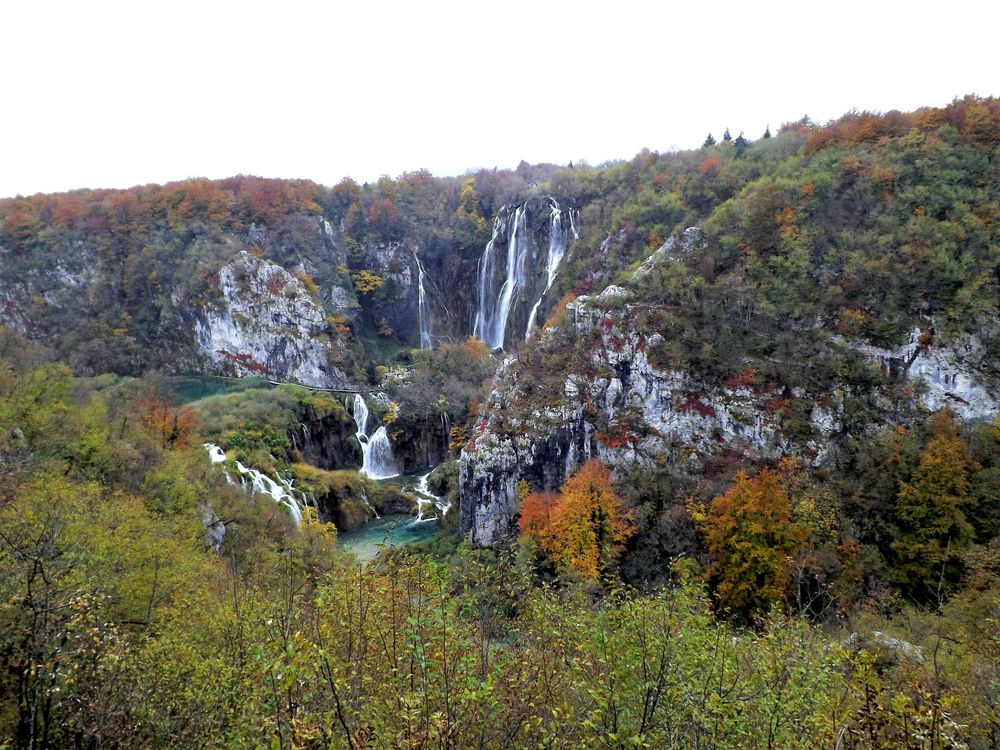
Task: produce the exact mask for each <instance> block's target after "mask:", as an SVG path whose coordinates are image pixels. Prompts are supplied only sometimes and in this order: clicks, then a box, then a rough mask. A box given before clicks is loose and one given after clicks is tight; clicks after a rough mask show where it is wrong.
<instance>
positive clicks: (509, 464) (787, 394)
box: [459, 230, 1000, 546]
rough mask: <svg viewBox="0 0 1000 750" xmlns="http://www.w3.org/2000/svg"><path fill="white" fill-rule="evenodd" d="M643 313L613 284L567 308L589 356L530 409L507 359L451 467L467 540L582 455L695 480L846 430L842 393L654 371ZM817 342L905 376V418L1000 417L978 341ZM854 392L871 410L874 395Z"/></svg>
mask: <svg viewBox="0 0 1000 750" xmlns="http://www.w3.org/2000/svg"><path fill="white" fill-rule="evenodd" d="M701 242H702V240H701V234H700V232H698V231H697V230H688V231H687V232H685V233H684V235H683V236H682V237H680V238H677V239H672V240H671V241H669V242H668V243H666V244H665V245H664V246H663V247H661V248H660V249H659V250H657V251H656V252H655V253H653V254H652V255H651V256H650V258H648V259H647V260H646V262H644V263H643V264H642V265H641V266H640V267H639V268H638V269H637V270H636V272H635V273H634V274H633V277H632V280H641V279H642V277H643V276H644V275H646V274H648V273H650V272H652V271H653V270H654V269H655V268H656V267H657V266H660V265H663V264H666V263H670V262H671V261H672V259H673V258H675V257H677V256H678V255H681V254H686V253H691V252H697V251H698V249H699V247H700V244H701ZM644 307H646V306H645V305H643V304H641V300H639V299H636V298H635V293H634V292H633V291H631V290H629V289H627V288H624V287H621V286H609V287H607V288H606V289H605V290H604V291H603V292H601V293H600V294H598V295H594V296H591V297H580V298H578V299H577V300H575V301H574V302H573V303H571V304H570V305H569V306H568V307H567V315H566V320H565V322H564V323H563V324H562V327H563V328H564V329H568V333H569V334H571V337H572V340H574V341H582V342H586V345H585V350H586V354H585V359H584V361H583V362H582V363H578V366H577V368H576V369H578V370H579V371H577V372H568V373H566V374H565V378H564V381H563V383H562V392H561V393H551V394H547V395H546V398H545V400H544V403H545V405H544V406H541V407H537V406H536V407H535V408H534V409H533V410H532V411H525V408H524V406H523V404H524V402H525V401H526V399H525V396H526V393H527V392H528V391H529V390H530V384H527V383H522V382H519V374H518V373H519V369H518V368H517V367H516V366H515V360H514V358H509V359H508V360H507V361H505V363H504V364H503V365H502V366H501V367H500V369H499V370H498V374H497V379H496V381H495V383H494V389H493V391H492V393H491V395H490V399H489V403H488V410H487V414H488V416H487V417H486V418H484V419H483V420H482V421H481V422H480V424H479V425H478V426H477V429H476V433H475V437H474V438H473V439H472V441H471V442H470V444H469V445H467V446H466V448H465V450H463V452H462V455H461V459H460V468H459V481H460V486H461V510H460V518H459V524H460V530H461V532H462V533H464V534H465V535H466V536H467V537H468V538H469V539H470V540H471V541H472V543H473V544H475V545H479V546H487V545H490V544H493V543H494V542H496V541H497V540H498V539H499V538H501V537H502V536H503V535H505V534H507V533H509V532H510V531H511V530H512V524H513V521H514V519H515V517H516V514H517V512H518V508H517V484H518V482H520V481H521V480H524V481H527V482H528V483H529V484H530V485H531V487H532V489H534V490H546V491H555V490H557V489H558V488H559V486H560V485H561V484H562V482H563V481H564V480H565V479H566V478H567V477H568V476H569V475H570V474H571V473H572V472H573V470H574V469H575V468H576V467H577V466H578V465H579V464H581V463H583V462H584V461H586V460H588V459H589V458H591V457H597V458H599V459H600V460H601V461H603V462H604V463H605V464H607V465H608V466H609V467H611V469H612V471H613V473H616V474H617V475H618V477H622V476H623V475H624V472H625V471H626V470H627V469H628V468H629V467H631V466H641V467H645V468H653V467H657V466H670V467H671V469H672V470H673V471H677V472H681V473H684V472H697V471H699V470H700V469H701V468H702V467H703V466H704V465H705V464H706V463H707V462H708V461H710V460H712V459H713V458H719V457H724V456H727V455H730V456H738V457H741V458H742V457H745V458H760V459H775V458H779V457H781V456H785V455H795V456H798V457H800V458H802V459H803V460H806V461H808V462H810V463H812V464H813V465H819V464H821V463H822V461H823V460H824V458H825V457H826V455H827V453H828V451H829V449H830V447H831V445H832V444H833V443H834V442H835V441H836V439H837V437H838V436H840V435H841V434H843V433H844V432H845V430H846V429H847V427H845V408H844V406H845V398H846V397H848V396H851V395H852V393H851V388H850V386H848V385H846V384H844V385H836V386H835V387H833V388H831V389H829V390H828V391H823V392H809V391H808V390H807V389H805V388H800V387H795V388H788V387H783V388H779V387H776V386H768V385H767V384H762V383H759V382H755V381H754V380H753V378H752V377H750V376H749V373H751V372H752V367H748V370H747V375H748V376H747V377H745V378H732V379H731V380H729V381H726V382H724V383H718V382H710V381H707V380H704V379H702V378H700V377H699V376H698V375H696V374H695V373H692V372H686V371H681V370H676V369H670V368H666V367H662V366H658V365H657V364H656V363H655V362H654V361H652V360H651V355H652V353H653V352H655V351H656V349H657V345H658V344H659V343H660V342H661V341H662V338H661V337H660V334H659V333H656V332H655V331H652V332H651V331H644V330H643V324H642V322H641V321H642V313H643V308H644ZM566 333H567V331H566V330H563V331H562V332H560V331H554V330H552V329H548V330H547V331H546V332H545V333H544V334H543V336H542V341H541V345H542V348H544V347H545V343H546V339H547V338H554V337H556V336H558V335H560V334H562V335H564V336H565V334H566ZM816 336H817V340H818V341H825V342H826V343H824V344H822V345H819V344H818V347H819V349H818V351H820V350H822V349H823V347H827V348H826V351H828V352H835V351H837V348H838V347H844V346H846V347H848V348H850V349H853V350H854V351H857V352H860V353H861V354H862V355H863V356H864V357H866V358H868V359H870V360H871V361H872V365H871V366H872V367H873V368H874V367H876V366H880V367H882V368H883V373H884V382H885V383H886V386H888V385H890V384H891V383H892V382H894V378H895V379H896V381H895V382H898V378H905V379H908V380H910V381H912V385H913V388H912V389H910V390H912V393H913V397H912V400H911V403H910V408H911V410H913V413H917V412H919V411H921V410H926V411H931V410H936V409H939V408H942V407H944V406H948V407H950V408H952V409H953V410H954V411H955V412H956V413H957V414H958V415H959V416H960V417H962V418H966V419H972V418H992V417H993V415H995V414H996V412H997V410H998V409H1000V398H998V394H1000V386H998V384H997V383H996V382H995V380H991V379H990V378H989V375H988V373H987V372H985V370H984V367H985V364H984V363H983V362H982V356H981V355H982V353H981V347H977V345H976V342H975V340H963V341H960V342H958V343H954V344H951V345H949V346H935V345H934V344H932V343H931V344H929V343H928V341H927V337H926V336H924V337H923V339H921V336H920V332H919V331H917V332H915V333H914V334H913V336H912V337H911V341H910V342H909V343H907V344H906V345H904V346H903V347H900V349H899V350H897V351H892V352H889V351H884V350H881V349H877V348H875V347H872V346H869V345H867V344H863V343H859V342H845V341H843V340H840V339H838V338H837V337H835V336H828V335H825V334H823V332H822V331H819V330H818V331H817V332H816ZM921 341H923V343H921ZM818 356H822V354H818ZM855 356H856V355H855ZM977 357H978V359H977ZM890 369H891V370H892V373H890V372H889V371H890ZM854 395H857V394H854ZM863 396H864V398H865V399H870V400H871V403H872V413H873V414H877V413H878V410H879V408H880V406H879V403H878V402H879V398H880V396H879V394H878V393H873V394H863ZM535 403H536V404H537V403H538V402H537V399H536V400H535ZM886 416H887V417H888V414H887V413H886ZM871 426H874V424H872V425H869V427H871ZM862 429H864V427H862Z"/></svg>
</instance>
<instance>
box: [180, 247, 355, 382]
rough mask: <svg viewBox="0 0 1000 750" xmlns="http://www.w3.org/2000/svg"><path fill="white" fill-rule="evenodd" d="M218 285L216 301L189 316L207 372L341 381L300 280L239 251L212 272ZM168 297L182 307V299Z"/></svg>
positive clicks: (318, 313)
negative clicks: (208, 366) (209, 368)
mask: <svg viewBox="0 0 1000 750" xmlns="http://www.w3.org/2000/svg"><path fill="white" fill-rule="evenodd" d="M218 288H219V292H220V296H221V300H220V301H219V302H218V303H216V304H214V305H212V306H206V307H205V308H204V309H201V310H195V311H192V312H190V313H189V315H190V318H191V320H192V324H193V328H194V332H195V336H196V337H197V340H198V345H199V347H200V349H201V351H202V353H203V354H204V355H205V357H206V358H207V360H208V361H209V362H211V363H212V366H213V367H214V369H216V370H218V371H219V372H222V373H224V374H232V375H264V376H266V377H269V378H274V379H277V380H288V381H292V382H295V383H300V384H302V385H310V386H316V387H324V388H335V387H344V386H346V385H347V384H348V379H347V376H346V375H345V374H344V372H343V371H342V370H340V369H339V368H337V367H336V366H334V365H333V364H332V362H331V360H332V359H333V358H334V357H335V355H336V353H337V343H336V341H335V340H331V338H330V334H331V331H330V327H329V326H328V324H327V321H326V314H325V312H324V310H323V308H322V306H321V305H320V303H319V302H318V301H317V300H316V299H314V298H313V297H312V295H311V294H310V293H309V291H308V290H307V289H306V288H305V286H304V284H303V283H302V281H301V280H300V279H298V278H296V277H295V276H292V275H291V274H290V273H288V272H287V271H286V270H285V269H283V268H282V267H281V266H279V265H277V264H275V263H273V262H271V261H268V260H264V259H261V258H256V257H254V256H253V255H251V254H250V253H248V252H246V251H240V252H239V253H238V254H237V256H236V257H235V258H234V259H233V260H232V261H231V262H230V263H228V264H226V265H225V266H223V268H222V269H221V270H220V271H219V280H218ZM174 301H175V304H177V305H178V306H179V307H183V305H184V300H183V299H182V298H179V297H175V300H174Z"/></svg>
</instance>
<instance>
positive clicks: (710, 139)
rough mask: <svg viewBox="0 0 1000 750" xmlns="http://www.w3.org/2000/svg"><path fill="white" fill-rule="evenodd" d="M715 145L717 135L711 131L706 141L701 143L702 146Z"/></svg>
mask: <svg viewBox="0 0 1000 750" xmlns="http://www.w3.org/2000/svg"><path fill="white" fill-rule="evenodd" d="M714 145H715V136H714V135H712V134H711V133H709V134H708V138H706V139H705V142H704V143H703V144H701V147H702V148H708V147H709V146H714Z"/></svg>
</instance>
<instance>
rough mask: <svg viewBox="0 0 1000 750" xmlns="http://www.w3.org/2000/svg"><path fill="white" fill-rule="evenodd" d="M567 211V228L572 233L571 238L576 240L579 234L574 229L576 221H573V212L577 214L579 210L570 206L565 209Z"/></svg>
mask: <svg viewBox="0 0 1000 750" xmlns="http://www.w3.org/2000/svg"><path fill="white" fill-rule="evenodd" d="M567 213H568V214H569V229H570V231H571V232H572V233H573V239H574V240H578V239H580V235H579V233H578V232H577V231H576V222H575V221H573V214H579V213H580V212H579V211H578V210H576V209H573V208H571V209H570V210H569V211H567Z"/></svg>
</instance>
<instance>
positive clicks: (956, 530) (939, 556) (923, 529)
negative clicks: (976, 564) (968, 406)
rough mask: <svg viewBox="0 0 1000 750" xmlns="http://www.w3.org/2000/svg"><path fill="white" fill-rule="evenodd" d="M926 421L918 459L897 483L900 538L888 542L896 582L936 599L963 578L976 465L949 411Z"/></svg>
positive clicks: (925, 597)
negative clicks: (908, 476) (925, 438)
mask: <svg viewBox="0 0 1000 750" xmlns="http://www.w3.org/2000/svg"><path fill="white" fill-rule="evenodd" d="M928 426H929V430H930V439H929V440H928V441H927V445H926V446H925V447H924V450H923V452H922V453H921V454H920V462H919V463H918V464H917V468H916V469H915V470H914V472H913V476H912V478H911V479H910V481H908V482H903V483H902V484H901V485H900V489H899V501H898V504H897V508H896V517H897V523H898V525H899V538H898V539H896V541H894V542H893V543H892V550H893V553H894V554H895V557H896V561H895V562H896V575H897V578H898V580H899V583H900V585H901V586H902V587H903V590H904V591H905V592H906V593H908V594H909V595H910V596H913V597H916V598H917V599H919V600H923V601H931V600H935V599H938V598H939V597H940V595H941V593H943V591H942V589H943V588H950V587H951V586H953V585H954V584H955V583H956V582H957V581H958V579H959V578H960V577H961V574H962V563H961V552H962V549H963V548H965V547H967V546H968V545H969V543H970V542H971V541H972V536H973V532H972V526H971V524H970V523H969V522H968V520H967V519H966V516H965V511H966V509H967V507H968V505H969V502H970V491H969V490H970V486H971V481H972V475H973V473H974V472H975V471H976V469H977V468H978V466H977V464H976V462H975V460H974V459H973V457H972V455H971V453H970V452H969V449H968V447H967V446H966V444H965V442H964V441H963V440H962V438H961V436H960V435H959V433H958V425H957V424H956V423H955V420H954V418H953V416H952V414H951V412H950V411H948V410H944V411H940V412H938V413H937V414H935V415H934V416H933V417H931V420H930V422H929V425H928Z"/></svg>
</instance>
